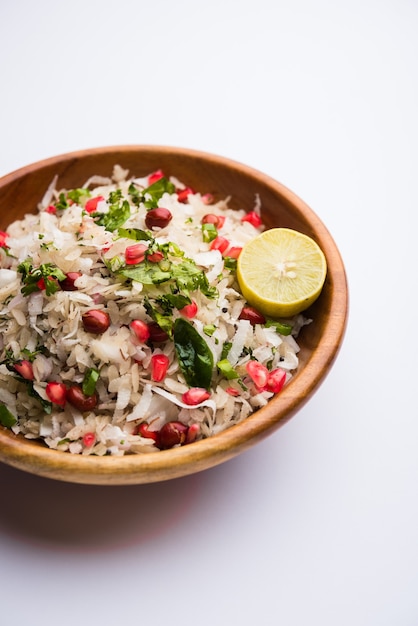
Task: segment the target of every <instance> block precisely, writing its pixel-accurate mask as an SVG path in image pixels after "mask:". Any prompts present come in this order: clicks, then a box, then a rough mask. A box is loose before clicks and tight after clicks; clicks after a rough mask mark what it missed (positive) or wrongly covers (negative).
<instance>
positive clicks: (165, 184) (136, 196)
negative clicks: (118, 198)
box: [128, 178, 176, 209]
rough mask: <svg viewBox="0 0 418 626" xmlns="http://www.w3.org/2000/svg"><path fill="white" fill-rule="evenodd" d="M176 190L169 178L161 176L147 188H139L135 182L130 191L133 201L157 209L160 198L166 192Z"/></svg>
mask: <svg viewBox="0 0 418 626" xmlns="http://www.w3.org/2000/svg"><path fill="white" fill-rule="evenodd" d="M175 190H176V188H175V186H174V185H173V183H172V182H170V181H169V180H168V179H167V178H159V179H158V180H157V181H156V182H155V183H153V184H152V185H150V186H149V187H147V188H146V189H142V190H139V189H137V188H136V187H135V185H134V184H133V183H131V184H130V185H129V188H128V193H129V195H130V196H131V200H132V202H133V203H134V204H135V205H136V206H139V205H140V204H141V203H142V204H143V205H144V206H145V208H146V209H155V208H156V207H157V206H158V200H159V199H160V198H162V196H163V195H164V194H165V193H170V194H171V193H174V192H175Z"/></svg>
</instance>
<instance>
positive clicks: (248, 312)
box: [238, 306, 266, 326]
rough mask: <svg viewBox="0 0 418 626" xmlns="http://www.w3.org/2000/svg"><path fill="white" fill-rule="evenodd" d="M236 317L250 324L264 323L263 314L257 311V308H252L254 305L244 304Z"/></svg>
mask: <svg viewBox="0 0 418 626" xmlns="http://www.w3.org/2000/svg"><path fill="white" fill-rule="evenodd" d="M238 319H240V320H248V321H249V322H250V324H251V325H252V326H255V324H265V323H266V318H265V317H264V315H263V314H262V313H260V312H259V311H257V309H254V307H252V306H245V307H244V308H243V309H242V311H241V313H240V315H239V318H238Z"/></svg>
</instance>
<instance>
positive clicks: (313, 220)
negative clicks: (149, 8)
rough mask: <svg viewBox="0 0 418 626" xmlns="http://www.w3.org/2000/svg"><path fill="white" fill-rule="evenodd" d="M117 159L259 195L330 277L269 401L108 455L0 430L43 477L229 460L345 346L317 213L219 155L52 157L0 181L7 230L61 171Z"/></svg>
mask: <svg viewBox="0 0 418 626" xmlns="http://www.w3.org/2000/svg"><path fill="white" fill-rule="evenodd" d="M115 164H119V165H121V166H122V167H123V168H125V169H128V170H129V172H130V175H134V176H146V175H147V174H149V173H150V172H152V171H155V170H157V169H162V170H163V171H164V173H165V174H166V175H168V176H171V175H172V176H175V177H177V178H178V179H179V180H181V181H182V182H184V183H185V184H186V185H189V186H191V187H192V188H194V189H195V190H196V191H200V192H202V193H211V194H212V195H213V196H214V198H215V200H219V199H223V198H225V197H230V198H231V201H230V206H231V207H233V208H244V209H246V210H251V209H252V208H253V206H254V202H255V198H256V195H258V196H259V198H260V201H261V211H262V218H263V222H264V223H265V225H266V226H267V227H268V228H270V227H274V226H282V227H288V228H293V229H295V230H299V231H301V232H303V233H305V234H307V235H309V236H311V237H312V238H313V239H315V240H316V241H317V243H318V244H319V245H320V246H321V248H322V250H323V251H324V253H325V256H326V259H327V264H328V275H327V279H326V282H325V285H324V288H323V291H322V293H321V296H320V297H319V299H318V300H317V301H316V303H315V304H314V305H313V306H312V307H311V309H310V310H309V311H308V312H307V314H308V315H309V316H310V317H312V318H313V320H314V323H312V324H310V325H309V326H307V327H305V328H304V329H303V330H302V333H301V335H300V337H299V339H298V343H299V344H300V346H301V352H300V366H299V369H298V372H297V374H296V375H295V376H294V378H293V379H292V380H291V381H290V383H289V384H288V385H286V387H285V388H284V389H283V391H282V392H281V393H280V394H279V395H278V396H276V397H275V398H273V399H272V400H271V401H270V402H269V403H268V405H267V406H266V407H264V408H263V409H261V410H259V411H257V412H256V413H254V414H253V415H252V416H251V417H250V418H248V419H247V420H245V421H244V422H242V423H241V424H238V425H237V426H233V427H231V428H230V429H228V430H226V431H224V432H223V433H220V434H219V435H216V436H213V437H211V438H208V439H206V440H203V441H198V442H195V443H193V444H191V445H188V446H184V447H181V448H176V449H172V450H164V451H161V452H158V453H147V454H141V455H129V456H124V457H104V458H103V457H92V456H80V455H71V454H69V453H65V452H57V451H54V450H50V449H48V448H46V447H45V446H44V445H43V444H41V443H39V442H34V441H29V440H27V439H24V438H23V437H19V436H18V437H16V436H15V435H13V434H12V433H11V432H10V431H8V430H6V429H4V428H2V427H0V460H1V461H3V462H6V463H9V464H11V465H14V466H15V467H18V468H20V469H23V470H26V471H30V472H33V473H37V474H40V475H43V476H47V477H51V478H56V479H60V480H67V481H72V482H80V483H90V484H137V483H146V482H156V481H160V480H167V479H171V478H176V477H179V476H183V475H186V474H190V473H193V472H196V471H201V470H203V469H206V468H209V467H211V466H214V465H216V464H218V463H221V462H223V461H226V460H228V459H230V458H232V457H233V456H235V455H237V454H239V453H240V452H242V451H244V450H245V449H247V448H248V447H250V446H252V445H254V444H255V443H256V442H257V441H259V440H260V439H261V438H263V437H265V436H267V435H268V434H270V433H271V432H273V431H274V430H275V429H276V428H278V427H279V426H281V425H282V424H284V423H285V422H286V421H287V420H288V419H289V418H290V417H292V415H294V413H295V412H296V411H297V410H298V409H299V408H300V407H301V406H302V405H303V404H304V403H305V402H306V401H307V400H308V399H309V397H310V396H311V395H312V394H313V392H314V391H315V389H316V388H317V387H318V386H319V384H320V383H321V382H322V380H323V379H324V377H325V376H326V374H327V372H328V371H329V369H330V367H331V365H332V363H333V361H334V359H335V357H336V355H337V353H338V350H339V347H340V345H341V342H342V339H343V335H344V332H345V326H346V319H347V308H348V295H347V282H346V276H345V271H344V265H343V262H342V260H341V257H340V254H339V252H338V249H337V247H336V245H335V242H334V241H333V239H332V237H331V235H330V233H329V232H328V230H327V228H326V227H325V225H324V224H323V223H322V222H321V220H320V219H319V218H318V216H317V215H316V214H315V213H314V212H313V211H312V210H311V209H310V208H309V207H308V206H307V205H306V204H305V203H304V202H303V201H302V200H301V199H300V198H298V197H297V196H296V195H295V194H294V193H293V192H291V191H290V190H288V189H287V188H286V187H284V186H283V185H281V184H280V183H278V182H276V181H275V180H273V179H271V178H270V177H268V176H266V175H264V174H262V173H261V172H258V171H256V170H254V169H252V168H249V167H247V166H245V165H242V164H240V163H236V162H233V161H231V160H229V159H225V158H222V157H218V156H215V155H209V154H206V153H201V152H197V151H192V150H186V149H181V148H171V147H161V146H120V147H110V148H97V149H91V150H85V151H80V152H76V153H71V154H66V155H61V156H57V157H53V158H51V159H46V160H44V161H41V162H39V163H35V164H32V165H29V166H27V167H24V168H22V169H20V170H17V171H16V172H12V173H11V174H9V175H7V176H5V177H3V178H2V179H0V230H4V229H5V228H6V227H7V226H8V224H10V223H11V222H12V221H14V220H16V219H19V218H21V217H23V215H24V214H25V213H30V212H34V211H36V207H37V204H38V203H39V202H40V201H41V199H42V197H43V195H44V193H45V191H46V189H47V188H48V186H49V185H50V183H51V181H52V179H53V178H54V176H56V175H57V176H58V183H57V186H58V188H73V187H80V186H82V185H83V183H84V182H85V181H86V180H87V179H88V178H89V177H90V176H92V175H94V174H100V175H103V176H110V175H111V174H112V170H113V166H114V165H115Z"/></svg>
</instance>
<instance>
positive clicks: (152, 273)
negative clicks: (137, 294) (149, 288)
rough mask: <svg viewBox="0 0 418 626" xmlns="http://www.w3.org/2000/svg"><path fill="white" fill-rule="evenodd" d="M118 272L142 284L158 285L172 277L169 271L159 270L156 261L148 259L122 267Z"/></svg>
mask: <svg viewBox="0 0 418 626" xmlns="http://www.w3.org/2000/svg"><path fill="white" fill-rule="evenodd" d="M118 273H119V274H120V275H121V276H124V277H125V278H130V279H131V280H135V281H136V282H138V283H142V284H143V285H160V284H161V283H165V282H167V281H168V280H170V279H171V278H172V276H171V272H165V271H163V270H161V269H160V267H159V266H158V263H151V262H150V261H143V262H142V263H141V264H140V265H135V266H133V267H124V268H122V269H121V270H119V272H118Z"/></svg>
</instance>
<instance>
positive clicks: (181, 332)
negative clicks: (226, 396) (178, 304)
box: [173, 317, 213, 389]
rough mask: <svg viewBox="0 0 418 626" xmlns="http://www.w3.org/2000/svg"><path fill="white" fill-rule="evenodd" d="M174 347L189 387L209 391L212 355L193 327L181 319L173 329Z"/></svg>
mask: <svg viewBox="0 0 418 626" xmlns="http://www.w3.org/2000/svg"><path fill="white" fill-rule="evenodd" d="M173 339H174V347H175V350H176V354H177V358H178V361H179V365H180V368H181V371H182V372H183V375H184V378H185V379H186V382H187V384H188V385H189V386H190V387H203V388H205V389H209V387H210V383H211V379H212V371H213V355H212V352H211V350H210V348H209V346H208V345H207V343H206V341H205V340H204V339H203V337H202V336H201V335H200V334H199V333H198V331H197V330H196V329H195V327H194V326H193V325H192V324H190V323H189V322H187V321H186V320H185V319H183V318H181V317H180V318H178V319H176V321H175V322H174V327H173Z"/></svg>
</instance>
